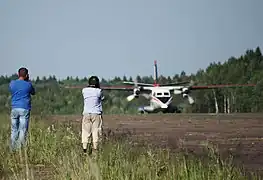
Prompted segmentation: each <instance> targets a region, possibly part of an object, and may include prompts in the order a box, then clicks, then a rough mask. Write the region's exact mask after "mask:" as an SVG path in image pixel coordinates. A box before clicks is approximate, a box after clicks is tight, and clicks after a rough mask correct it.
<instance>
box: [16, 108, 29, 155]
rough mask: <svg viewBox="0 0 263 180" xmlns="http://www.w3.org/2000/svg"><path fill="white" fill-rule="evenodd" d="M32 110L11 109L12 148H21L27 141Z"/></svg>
mask: <svg viewBox="0 0 263 180" xmlns="http://www.w3.org/2000/svg"><path fill="white" fill-rule="evenodd" d="M29 117H30V110H27V109H22V108H14V109H12V110H11V149H12V150H14V149H16V148H20V147H21V146H24V145H25V143H26V136H27V132H28V125H29Z"/></svg>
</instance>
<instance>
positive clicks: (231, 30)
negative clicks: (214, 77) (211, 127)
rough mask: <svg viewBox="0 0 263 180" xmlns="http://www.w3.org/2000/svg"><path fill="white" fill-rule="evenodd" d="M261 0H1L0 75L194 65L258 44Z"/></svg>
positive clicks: (262, 38)
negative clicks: (21, 72)
mask: <svg viewBox="0 0 263 180" xmlns="http://www.w3.org/2000/svg"><path fill="white" fill-rule="evenodd" d="M262 9H263V1H262V0H96V1H94V0H75V1H72V0H41V1H40V0H23V1H21V0H20V1H19V0H1V1H0V62H1V63H0V64H1V66H0V75H11V74H13V73H16V72H17V70H18V69H19V68H20V67H22V66H25V67H27V68H28V69H29V73H30V76H31V78H35V77H36V76H40V77H42V76H48V75H56V76H57V77H58V78H59V79H63V78H66V76H75V77H76V76H78V77H84V76H87V77H88V76H90V75H97V76H99V77H100V78H102V77H103V78H105V79H109V78H113V77H115V76H120V77H122V76H123V75H126V76H128V77H129V76H132V77H135V76H136V75H141V76H149V75H153V70H154V69H153V62H154V60H157V63H158V72H159V75H164V76H168V75H169V76H173V75H174V74H176V73H180V72H181V71H185V72H186V73H187V74H189V73H196V72H197V71H198V70H199V69H200V68H201V69H205V68H206V67H207V66H208V65H209V64H210V63H211V62H218V61H221V62H224V61H226V60H227V59H228V58H230V57H231V56H235V57H239V56H240V55H242V54H244V53H245V51H246V50H247V49H255V48H256V47H257V46H259V47H260V48H261V49H263V11H262Z"/></svg>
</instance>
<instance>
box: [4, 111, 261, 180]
mask: <svg viewBox="0 0 263 180" xmlns="http://www.w3.org/2000/svg"><path fill="white" fill-rule="evenodd" d="M45 121H47V120H46V119H45V118H41V117H33V118H31V122H30V134H29V138H28V148H26V149H23V150H21V151H19V152H17V153H14V154H12V153H10V151H9V136H10V135H9V134H10V123H9V117H8V116H7V115H2V116H0V123H1V124H0V140H1V144H0V148H1V151H0V159H1V161H0V179H19V180H21V179H30V180H31V179H58V180H60V179H61V180H70V179H72V180H78V179H79V180H84V179H94V180H95V179H107V180H108V179H109V180H144V179H151V180H157V179H158V180H168V179H169V180H171V179H173V180H180V179H182V180H203V179H206V180H219V179H220V180H222V179H224V180H228V179H237V180H242V179H247V178H246V177H245V176H244V174H243V173H242V172H241V171H240V170H239V169H236V168H235V167H234V166H233V165H232V164H231V161H230V162H223V161H222V160H220V159H219V158H218V156H217V155H216V153H214V152H213V149H212V150H210V151H209V154H208V157H209V158H208V160H207V161H206V162H203V161H202V160H201V159H197V158H193V157H191V156H187V155H184V154H182V153H177V154H173V153H171V152H170V151H169V150H160V149H159V150H158V149H151V148H149V147H140V148H139V147H135V146H132V145H131V144H130V143H129V142H127V141H125V140H119V139H118V138H115V139H111V140H105V141H104V144H103V146H102V150H101V152H100V154H99V156H98V158H97V160H95V159H93V158H90V157H89V156H84V155H83V154H82V151H81V150H82V149H81V144H80V132H81V131H80V129H79V130H78V133H77V131H73V128H72V125H70V124H67V123H66V124H55V130H51V131H50V130H49V129H48V127H49V125H48V124H47V123H45ZM78 128H80V126H78ZM208 149H209V148H208ZM253 179H260V178H259V177H256V176H253Z"/></svg>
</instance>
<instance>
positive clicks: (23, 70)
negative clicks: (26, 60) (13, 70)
mask: <svg viewBox="0 0 263 180" xmlns="http://www.w3.org/2000/svg"><path fill="white" fill-rule="evenodd" d="M27 75H28V69H27V68H25V67H21V68H20V69H19V70H18V76H19V77H23V78H26V76H27Z"/></svg>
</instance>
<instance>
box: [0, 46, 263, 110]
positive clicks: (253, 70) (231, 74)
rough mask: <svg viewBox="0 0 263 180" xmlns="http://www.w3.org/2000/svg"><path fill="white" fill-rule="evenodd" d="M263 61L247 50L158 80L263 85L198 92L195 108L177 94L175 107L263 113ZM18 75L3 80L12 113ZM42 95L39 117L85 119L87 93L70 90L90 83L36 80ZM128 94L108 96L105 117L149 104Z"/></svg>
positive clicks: (0, 101) (1, 94)
mask: <svg viewBox="0 0 263 180" xmlns="http://www.w3.org/2000/svg"><path fill="white" fill-rule="evenodd" d="M262 77H263V56H262V53H261V50H260V48H259V47H257V48H255V50H253V49H249V50H246V52H245V53H244V54H243V55H241V56H240V57H230V58H229V59H228V60H227V61H225V62H224V63H220V62H217V63H216V62H213V63H211V64H210V65H209V66H208V67H207V68H206V69H200V70H198V71H197V72H196V73H195V74H190V75H186V73H185V72H184V71H182V72H181V73H180V74H174V75H173V76H168V77H165V76H162V75H160V76H159V77H158V78H159V79H158V81H159V83H171V82H180V81H191V80H192V81H193V82H194V84H195V85H208V84H247V83H249V84H251V83H252V84H257V85H256V86H255V87H237V88H222V89H208V90H196V91H193V92H191V96H192V97H193V98H194V99H195V104H194V105H189V104H188V102H187V100H185V99H183V98H182V97H181V96H178V95H176V96H175V99H174V102H173V104H174V105H176V106H177V107H178V108H179V109H181V110H182V112H192V113H215V112H216V113H239V112H262V111H263V99H262V90H263V81H262ZM16 78H17V75H16V74H13V75H11V76H9V77H8V76H0V112H9V110H10V101H11V96H10V93H9V92H8V83H9V82H10V81H11V80H12V79H16ZM136 79H137V81H138V82H144V83H153V82H154V80H153V77H152V76H143V77H141V76H139V75H138V76H137V77H136ZM122 81H133V78H132V77H126V76H124V77H115V78H113V79H110V80H106V79H104V78H102V79H101V83H102V84H104V85H118V84H121V82H122ZM32 82H33V84H34V86H35V88H36V91H37V94H36V95H35V96H34V97H33V98H32V104H33V109H32V113H33V114H81V113H82V108H83V99H82V94H81V89H66V88H63V86H65V85H71V86H73V85H86V84H87V83H88V78H87V77H84V78H78V77H72V76H68V77H67V78H65V79H63V80H57V78H56V76H54V75H50V76H47V77H41V78H40V77H37V78H36V79H33V80H32ZM128 95H129V93H128V92H119V91H109V92H107V91H105V101H104V102H103V109H104V112H105V113H108V114H111V113H137V108H138V106H141V105H147V104H148V103H149V102H148V101H146V100H145V99H143V98H139V99H138V100H134V101H132V102H127V101H126V97H127V96H128Z"/></svg>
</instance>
